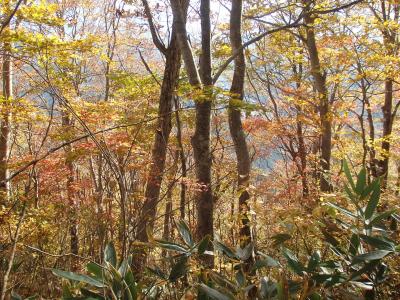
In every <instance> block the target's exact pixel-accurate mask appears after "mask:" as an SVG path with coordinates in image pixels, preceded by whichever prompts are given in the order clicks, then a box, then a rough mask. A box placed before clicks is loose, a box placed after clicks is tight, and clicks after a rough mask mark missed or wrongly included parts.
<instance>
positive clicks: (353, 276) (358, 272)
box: [348, 260, 379, 281]
mask: <svg viewBox="0 0 400 300" xmlns="http://www.w3.org/2000/svg"><path fill="white" fill-rule="evenodd" d="M378 264H379V260H373V261H370V262H367V263H366V264H365V265H364V266H363V267H361V268H359V269H358V270H356V271H354V272H353V273H351V275H350V277H349V279H348V280H349V281H350V280H358V279H360V278H361V277H360V276H361V275H362V274H364V273H370V272H371V271H372V270H374V269H375V267H376V266H377V265H378Z"/></svg>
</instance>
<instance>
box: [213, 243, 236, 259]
mask: <svg viewBox="0 0 400 300" xmlns="http://www.w3.org/2000/svg"><path fill="white" fill-rule="evenodd" d="M213 244H214V247H215V250H218V251H221V252H222V253H223V254H225V255H226V256H228V257H229V258H231V259H238V257H237V256H236V254H235V252H234V251H233V250H232V249H231V248H230V247H228V246H226V245H224V244H223V243H221V242H219V241H216V240H214V242H213Z"/></svg>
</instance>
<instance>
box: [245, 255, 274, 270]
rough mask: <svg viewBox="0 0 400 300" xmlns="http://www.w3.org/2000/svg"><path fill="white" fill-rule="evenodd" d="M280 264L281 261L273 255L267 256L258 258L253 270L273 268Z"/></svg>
mask: <svg viewBox="0 0 400 300" xmlns="http://www.w3.org/2000/svg"><path fill="white" fill-rule="evenodd" d="M266 256H267V255H266ZM278 266H279V263H278V262H277V261H276V260H275V259H273V258H272V257H269V256H267V257H265V258H264V259H260V260H257V261H256V262H255V263H254V264H253V267H252V270H253V271H256V270H258V269H261V268H265V267H271V268H273V267H278Z"/></svg>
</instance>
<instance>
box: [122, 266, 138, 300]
mask: <svg viewBox="0 0 400 300" xmlns="http://www.w3.org/2000/svg"><path fill="white" fill-rule="evenodd" d="M124 280H125V282H126V284H127V285H128V288H129V291H130V292H131V295H132V298H133V299H134V300H135V299H137V297H138V291H137V284H136V282H135V278H134V277H133V273H132V271H131V270H130V269H129V270H128V271H127V272H126V275H125V278H124Z"/></svg>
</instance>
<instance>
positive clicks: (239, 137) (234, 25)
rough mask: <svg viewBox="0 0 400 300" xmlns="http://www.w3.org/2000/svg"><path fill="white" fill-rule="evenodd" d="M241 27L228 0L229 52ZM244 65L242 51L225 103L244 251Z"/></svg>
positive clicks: (236, 4) (237, 6) (238, 11)
mask: <svg viewBox="0 0 400 300" xmlns="http://www.w3.org/2000/svg"><path fill="white" fill-rule="evenodd" d="M241 23H242V0H232V9H231V16H230V40H231V47H232V52H233V53H235V52H236V51H240V47H241V46H242V35H241ZM245 70H246V61H245V57H244V53H243V50H241V51H240V54H238V55H237V56H236V58H235V60H234V72H233V78H232V84H231V88H230V93H231V99H230V101H229V108H228V118H229V130H230V134H231V137H232V140H233V144H234V146H235V152H236V158H237V164H236V169H237V185H238V190H239V210H240V223H241V225H240V243H241V246H242V247H244V246H245V245H247V244H248V243H249V242H251V241H252V238H251V228H250V219H249V218H248V216H247V213H248V211H249V203H248V200H249V199H250V194H249V191H248V188H249V181H250V170H251V161H250V155H249V150H248V147H247V142H246V136H245V133H244V131H243V126H242V120H241V110H240V107H238V106H240V102H242V101H243V96H244V95H243V94H244V77H245Z"/></svg>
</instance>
